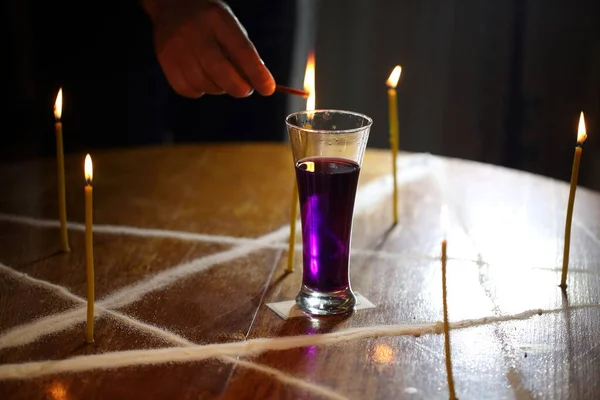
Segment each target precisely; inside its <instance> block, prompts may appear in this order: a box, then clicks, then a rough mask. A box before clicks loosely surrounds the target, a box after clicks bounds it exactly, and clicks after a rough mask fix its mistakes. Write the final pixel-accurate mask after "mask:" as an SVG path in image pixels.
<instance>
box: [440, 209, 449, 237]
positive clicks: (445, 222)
mask: <svg viewBox="0 0 600 400" xmlns="http://www.w3.org/2000/svg"><path fill="white" fill-rule="evenodd" d="M440 226H441V227H442V232H444V239H446V234H447V232H448V228H449V226H450V218H449V217H448V206H447V205H446V204H444V205H442V209H441V210H440Z"/></svg>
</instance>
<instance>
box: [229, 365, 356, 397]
mask: <svg viewBox="0 0 600 400" xmlns="http://www.w3.org/2000/svg"><path fill="white" fill-rule="evenodd" d="M221 359H223V360H226V361H228V362H235V363H236V364H238V365H240V366H242V367H246V368H250V369H254V370H256V371H259V372H262V373H264V374H267V375H271V376H273V377H274V378H276V379H278V380H279V381H281V382H285V383H288V384H291V385H294V386H296V387H299V388H300V389H304V390H306V391H310V392H312V393H315V394H318V395H321V396H325V397H328V398H331V399H336V400H348V398H347V397H345V396H342V395H341V394H339V393H336V392H334V391H333V390H331V389H329V388H326V387H324V386H320V385H316V384H314V383H310V382H307V381H304V380H302V379H299V378H296V377H294V376H292V375H288V374H284V373H283V372H281V371H279V370H278V369H275V368H271V367H267V366H266V365H262V364H256V363H251V362H249V361H245V360H236V359H235V358H233V357H229V356H226V357H221Z"/></svg>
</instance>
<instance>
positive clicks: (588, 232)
mask: <svg viewBox="0 0 600 400" xmlns="http://www.w3.org/2000/svg"><path fill="white" fill-rule="evenodd" d="M573 222H574V223H575V226H577V227H578V228H579V229H581V230H582V231H584V232H585V233H586V234H587V235H588V236H589V238H590V239H592V240H593V241H594V242H596V244H597V245H598V246H600V239H598V236H596V235H594V233H593V232H592V231H590V230H589V228H588V227H587V226H585V225H584V224H583V223H582V222H581V221H579V220H578V219H575V218H573Z"/></svg>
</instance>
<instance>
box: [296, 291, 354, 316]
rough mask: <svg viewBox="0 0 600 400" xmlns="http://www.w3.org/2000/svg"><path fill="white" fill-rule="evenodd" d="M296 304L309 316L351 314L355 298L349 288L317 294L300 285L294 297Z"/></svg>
mask: <svg viewBox="0 0 600 400" xmlns="http://www.w3.org/2000/svg"><path fill="white" fill-rule="evenodd" d="M296 304H297V305H298V307H299V308H300V309H301V310H302V311H304V312H305V313H308V314H311V315H338V314H346V313H349V312H352V310H354V306H355V305H356V297H355V296H354V293H352V289H350V288H348V289H346V290H340V291H336V292H317V291H314V290H312V289H310V288H308V287H306V286H305V285H302V289H301V290H300V293H298V296H296Z"/></svg>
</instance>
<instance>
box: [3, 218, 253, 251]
mask: <svg viewBox="0 0 600 400" xmlns="http://www.w3.org/2000/svg"><path fill="white" fill-rule="evenodd" d="M0 221H5V222H10V223H14V224H22V225H29V226H35V227H38V228H58V227H59V226H60V223H59V221H57V220H49V219H37V218H31V217H26V216H20V215H12V214H4V213H0ZM67 228H69V229H70V230H73V231H81V232H83V231H85V225H83V224H81V223H79V222H69V223H67ZM94 233H105V234H115V235H130V236H139V237H150V238H152V237H154V238H162V239H178V240H185V241H198V242H207V243H219V244H247V243H249V242H252V241H254V240H255V239H249V238H238V237H233V236H224V235H209V234H205V233H194V232H183V231H171V230H167V229H152V228H136V227H133V226H118V225H101V224H97V225H94Z"/></svg>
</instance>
